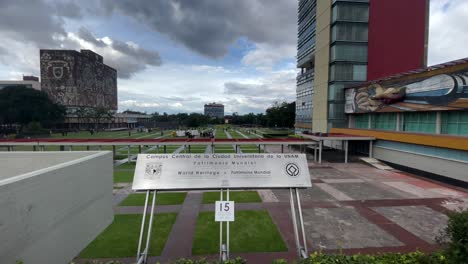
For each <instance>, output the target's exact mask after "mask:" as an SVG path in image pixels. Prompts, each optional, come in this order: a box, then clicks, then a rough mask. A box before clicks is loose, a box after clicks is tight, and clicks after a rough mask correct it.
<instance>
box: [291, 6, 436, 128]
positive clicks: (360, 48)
mask: <svg viewBox="0 0 468 264" xmlns="http://www.w3.org/2000/svg"><path fill="white" fill-rule="evenodd" d="M428 7H429V3H428V0H414V1H404V0H392V1H379V0H320V1H319V0H300V1H299V9H298V49H297V50H298V51H297V67H298V68H300V69H301V70H300V73H299V75H298V77H297V100H296V130H297V131H304V130H306V131H313V132H328V131H329V130H330V129H331V128H333V127H345V126H346V125H347V119H346V116H345V113H344V112H345V111H344V107H345V97H344V92H343V91H344V88H345V87H348V86H353V85H356V84H358V83H361V82H364V81H372V80H374V79H377V78H379V77H383V76H387V75H392V74H396V73H398V72H402V71H409V70H413V69H418V68H422V67H425V66H426V57H427V55H426V54H427V32H428V31H427V29H428ZM395 14H398V16H395Z"/></svg>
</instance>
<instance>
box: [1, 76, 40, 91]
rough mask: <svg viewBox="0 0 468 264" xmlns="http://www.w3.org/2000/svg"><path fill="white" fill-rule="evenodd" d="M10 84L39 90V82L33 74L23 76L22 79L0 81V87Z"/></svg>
mask: <svg viewBox="0 0 468 264" xmlns="http://www.w3.org/2000/svg"><path fill="white" fill-rule="evenodd" d="M10 86H23V87H27V88H32V89H35V90H41V83H40V82H39V78H37V77H35V76H23V80H22V81H12V80H8V81H0V89H3V88H5V87H10Z"/></svg>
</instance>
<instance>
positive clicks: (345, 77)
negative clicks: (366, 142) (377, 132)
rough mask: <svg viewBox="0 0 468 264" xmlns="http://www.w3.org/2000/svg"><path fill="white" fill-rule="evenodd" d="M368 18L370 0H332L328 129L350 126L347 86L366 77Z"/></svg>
mask: <svg viewBox="0 0 468 264" xmlns="http://www.w3.org/2000/svg"><path fill="white" fill-rule="evenodd" d="M368 22H369V1H357V0H356V1H351V0H349V1H338V0H337V1H333V4H332V17H331V45H330V76H329V81H330V84H329V87H328V128H329V129H330V128H332V127H346V126H347V122H346V116H345V113H344V104H345V102H344V91H343V89H344V87H345V86H346V85H350V84H353V83H357V82H361V81H366V80H367V40H368V28H369V27H368ZM366 128H367V124H366Z"/></svg>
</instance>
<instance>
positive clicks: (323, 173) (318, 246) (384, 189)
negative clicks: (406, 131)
mask: <svg viewBox="0 0 468 264" xmlns="http://www.w3.org/2000/svg"><path fill="white" fill-rule="evenodd" d="M284 150H285V152H289V151H294V150H293V149H290V148H285V149H284ZM268 151H269V152H280V147H279V146H277V147H274V146H268ZM339 159H341V158H339ZM350 160H353V161H355V162H352V163H348V164H343V163H337V162H327V161H326V160H325V161H324V162H323V164H320V165H319V164H316V163H313V162H310V163H309V168H310V174H311V180H312V182H313V187H312V188H310V189H307V190H301V191H300V195H301V203H302V208H303V213H304V224H305V229H306V237H307V244H308V248H309V252H312V251H314V250H321V251H323V252H343V253H345V254H354V253H378V252H410V251H414V250H421V251H424V252H428V251H433V250H436V249H439V245H438V244H437V243H436V242H435V237H436V236H437V235H438V234H439V231H440V230H441V229H442V228H444V227H445V225H446V222H447V216H446V213H447V212H448V211H449V210H456V209H457V208H461V207H465V208H468V192H467V191H466V190H463V189H460V188H457V187H452V186H449V185H446V184H443V183H438V182H433V181H431V180H427V179H424V178H421V177H419V176H417V175H413V174H410V173H406V172H401V171H398V170H379V169H377V168H374V167H371V166H369V165H367V164H365V163H363V162H360V161H359V159H357V158H356V157H354V158H352V159H350ZM128 188H129V187H126V188H124V189H123V190H119V191H117V193H116V194H115V199H116V200H119V201H120V200H121V199H123V198H124V197H125V196H126V195H127V193H128ZM259 193H260V194H261V195H260V196H261V197H262V199H263V202H262V203H251V204H240V203H238V204H236V210H260V209H263V210H265V209H266V210H268V212H269V213H270V216H271V217H272V220H273V222H274V223H275V224H276V225H277V227H278V230H279V231H280V233H281V236H282V238H283V240H284V241H285V243H286V245H287V247H288V251H287V252H274V253H265V252H255V253H235V252H234V253H231V257H235V256H240V257H243V258H246V259H247V260H248V261H249V263H271V261H272V260H273V259H279V258H283V259H289V260H293V259H296V256H297V253H296V245H295V240H294V235H293V226H292V220H291V213H290V210H289V191H288V190H262V191H259ZM142 210H143V208H142V207H138V206H136V207H120V206H118V203H117V202H116V203H115V207H114V211H115V213H116V214H122V213H142ZM211 210H214V206H213V204H201V193H199V192H189V194H188V196H187V199H186V200H185V202H184V204H182V205H172V206H157V207H156V212H158V213H159V212H178V217H177V220H176V223H175V224H174V226H173V229H172V231H171V233H170V236H169V238H168V241H167V243H166V246H165V248H164V250H163V253H162V255H161V256H157V257H151V259H150V260H151V261H152V263H154V262H155V261H161V262H162V263H164V262H167V261H168V260H173V259H177V258H180V257H193V258H196V259H198V258H201V257H207V258H208V259H216V258H217V257H218V255H217V254H215V255H209V256H191V246H192V239H193V235H194V232H195V224H196V219H197V216H198V213H199V212H200V211H211ZM134 259H135V258H122V259H116V260H119V261H122V262H123V263H132V262H134ZM77 263H84V260H77Z"/></svg>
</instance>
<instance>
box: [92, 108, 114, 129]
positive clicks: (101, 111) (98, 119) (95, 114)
mask: <svg viewBox="0 0 468 264" xmlns="http://www.w3.org/2000/svg"><path fill="white" fill-rule="evenodd" d="M90 116H91V119H92V120H93V123H94V128H95V129H96V130H97V129H98V128H99V125H100V124H101V123H102V121H105V120H109V121H110V120H112V118H113V116H114V113H113V112H112V111H111V110H109V109H107V108H104V107H96V108H92V109H91V110H90Z"/></svg>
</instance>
